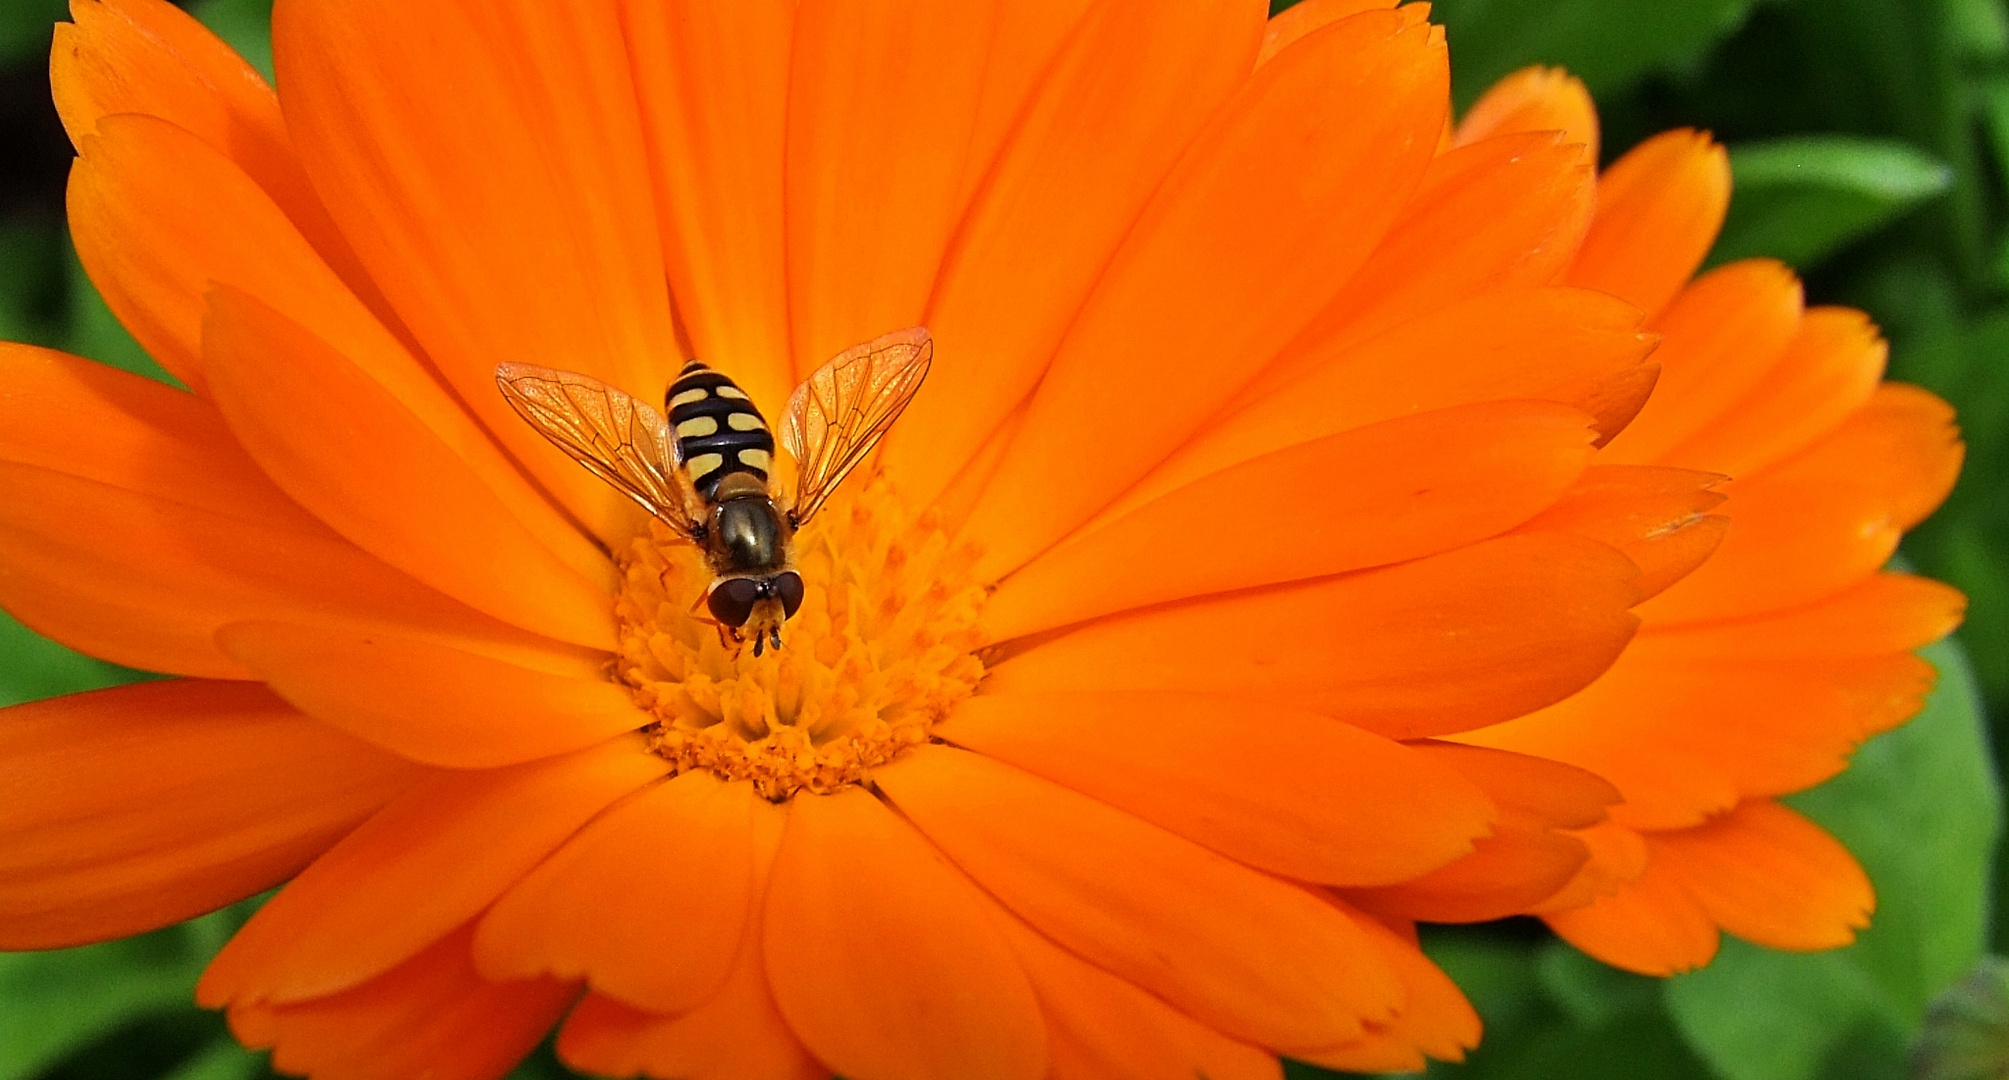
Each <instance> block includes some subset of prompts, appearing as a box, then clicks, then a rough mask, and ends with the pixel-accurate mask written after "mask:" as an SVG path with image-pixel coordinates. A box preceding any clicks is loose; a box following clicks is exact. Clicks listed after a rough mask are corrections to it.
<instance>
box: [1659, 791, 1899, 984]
mask: <svg viewBox="0 0 2009 1080" xmlns="http://www.w3.org/2000/svg"><path fill="white" fill-rule="evenodd" d="M1647 846H1648V848H1649V849H1650V850H1651V851H1652V853H1653V854H1652V857H1653V859H1654V861H1655V862H1657V863H1662V864H1665V865H1666V867H1667V868H1668V872H1669V873H1671V874H1673V875H1674V876H1676V877H1678V878H1680V879H1681V884H1682V887H1683V888H1684V889H1685V890H1687V892H1688V894H1689V895H1690V896H1693V897H1694V898H1695V901H1696V903H1698V904H1700V905H1701V906H1702V910H1703V911H1704V912H1706V913H1707V914H1708V915H1709V917H1710V918H1711V919H1713V920H1715V921H1716V923H1717V924H1718V925H1720V926H1721V927H1723V929H1725V930H1728V931H1729V932H1731V933H1733V934H1735V935H1737V936H1738V937H1740V938H1743V939H1745V940H1747V941H1751V942H1755V943H1756V944H1759V945H1764V946H1768V947H1770V948H1774V949H1834V948H1839V947H1841V946H1843V945H1847V944H1849V943H1850V942H1852V941H1854V940H1855V938H1856V931H1858V930H1861V929H1863V928H1864V927H1866V926H1868V925H1869V917H1870V910H1871V909H1872V908H1874V907H1875V906H1876V896H1875V893H1874V891H1873V890H1872V889H1871V888H1870V882H1869V877H1868V876H1867V875H1865V874H1864V873H1863V871H1862V867H1861V866H1859V865H1858V864H1857V863H1856V860H1855V857H1854V856H1852V855H1850V854H1849V851H1848V849H1847V848H1845V847H1843V846H1842V845H1841V843H1840V842H1839V841H1837V840H1836V839H1835V838H1834V837H1832V836H1829V835H1828V834H1827V833H1826V832H1824V831H1822V830H1821V828H1820V826H1818V825H1815V824H1814V823H1813V822H1811V821H1808V820H1807V819H1806V818H1803V817H1801V816H1800V815H1798V814H1796V813H1794V812H1793V811H1791V810H1788V809H1787V808H1786V807H1784V806H1781V805H1779V804H1778V803H1775V802H1772V801H1771V800H1769V799H1759V800H1754V801H1751V802H1746V803H1742V804H1740V805H1739V806H1738V807H1737V809H1735V810H1733V811H1731V812H1730V813H1728V814H1725V815H1724V816H1722V817H1720V818H1717V819H1716V820H1714V821H1711V822H1709V823H1708V824H1706V825H1700V826H1697V827H1696V828H1693V829H1682V830H1680V831H1678V832H1659V833H1648V834H1647Z"/></svg>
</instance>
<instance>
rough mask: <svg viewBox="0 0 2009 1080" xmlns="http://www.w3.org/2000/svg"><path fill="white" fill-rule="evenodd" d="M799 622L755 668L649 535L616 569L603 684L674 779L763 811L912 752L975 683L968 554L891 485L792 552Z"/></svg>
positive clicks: (840, 505)
mask: <svg viewBox="0 0 2009 1080" xmlns="http://www.w3.org/2000/svg"><path fill="white" fill-rule="evenodd" d="M795 553H796V561H797V570H798V571H799V572H800V573H801V575H802V580H803V583H804V586H805V591H804V596H803V602H802V607H801V608H800V609H799V610H798V611H797V612H796V614H795V617H794V618H792V619H790V620H788V622H787V624H786V625H785V626H783V628H782V648H781V649H780V650H779V651H774V652H768V653H767V654H766V655H763V656H760V657H755V656H754V655H753V650H752V649H751V648H744V647H741V646H738V645H736V644H734V643H733V642H731V641H730V640H725V641H721V639H720V636H719V632H718V628H717V626H716V625H715V624H713V623H712V622H711V621H710V620H709V619H708V618H707V617H706V616H705V614H704V612H705V608H704V604H703V597H704V594H705V588H706V586H708V585H709V584H710V583H711V574H710V572H709V571H708V570H707V569H706V567H705V564H704V560H703V558H702V557H701V556H700V555H699V554H698V552H697V551H696V550H695V549H694V548H692V547H691V546H690V545H689V544H688V543H686V542H683V541H681V540H680V539H678V538H677V537H675V536H674V535H672V534H671V533H670V532H669V531H668V530H667V529H666V528H665V527H664V526H662V525H660V524H652V526H651V530H650V533H649V535H646V536H642V537H638V538H636V539H635V540H634V541H633V542H632V543H631V544H630V546H629V548H628V550H627V551H626V552H625V553H624V554H623V556H622V558H621V560H620V562H621V569H622V577H623V581H622V591H621V597H620V600H619V601H618V602H617V605H616V608H615V614H616V617H617V619H618V620H619V623H620V639H621V644H620V654H619V656H618V658H617V660H616V661H615V666H616V671H615V677H616V678H617V679H619V681H620V682H622V683H624V684H626V685H627V686H628V687H629V688H630V689H631V690H632V691H633V693H634V695H635V700H636V701H637V702H638V703H639V704H640V705H641V706H642V708H643V709H645V710H647V711H648V712H649V713H650V714H651V715H652V716H654V717H655V723H654V724H652V725H651V726H650V727H649V728H647V729H645V732H644V734H646V735H647V736H648V738H649V746H650V748H651V749H652V750H654V751H655V753H657V754H659V755H661V756H662V757H663V758H664V759H665V760H667V761H669V762H670V764H671V766H672V768H673V770H674V771H675V772H679V773H681V772H689V771H692V770H695V769H707V770H710V771H711V772H712V773H714V774H716V775H718V776H719V777H721V778H723V779H727V780H745V781H748V782H750V783H752V784H753V785H754V787H755V789H756V790H758V791H759V792H760V793H761V794H762V795H763V796H765V797H767V798H768V799H771V800H774V801H782V800H786V799H789V798H791V797H793V796H795V795H797V794H800V793H803V792H809V793H812V794H828V793H830V792H833V791H837V790H840V789H842V788H845V787H849V786H852V785H854V784H860V783H865V782H867V781H868V780H869V778H870V775H871V770H872V769H873V768H874V767H875V766H878V765H883V764H886V763H888V762H891V761H893V760H895V759H897V758H899V757H900V756H901V755H902V754H905V753H906V752H907V751H908V750H910V749H912V748H913V747H915V746H919V745H921V744H923V743H926V742H927V741H928V740H929V737H930V731H931V730H932V729H933V727H934V726H935V724H937V723H939V722H940V721H941V720H943V719H944V718H946V717H947V716H948V715H949V712H950V710H952V709H953V708H954V707H955V705H956V703H957V702H959V701H961V700H962V699H963V698H965V697H968V696H969V695H970V694H971V693H972V692H973V691H974V690H975V689H976V686H977V683H978V682H979V681H980V680H981V679H982V678H983V675H984V667H983V664H982V663H981V662H980V661H979V660H978V659H977V657H976V655H975V650H976V648H977V646H978V644H979V635H978V632H977V616H978V613H979V610H980V609H981V607H982V605H983V600H984V597H985V595H986V590H985V589H984V588H983V587H982V586H981V585H980V584H979V583H978V582H977V581H976V579H975V578H974V576H973V575H972V573H971V569H972V567H973V566H974V564H975V562H976V555H977V552H976V551H975V550H974V549H972V548H970V547H968V546H966V545H957V544H955V543H953V542H952V541H951V538H950V536H949V534H948V533H947V531H946V530H945V529H944V528H943V526H942V523H941V521H940V520H939V517H938V515H936V514H934V513H933V512H932V511H928V512H923V513H921V514H919V515H913V514H909V513H907V512H905V510H904V508H903V507H902V505H901V504H900V502H899V500H898V498H897V497H896V496H895V494H894V492H893V491H892V490H891V486H890V485H888V484H886V483H884V482H874V483H872V484H870V485H867V486H864V487H862V489H861V490H859V491H857V492H856V493H855V494H851V495H849V496H848V497H847V496H846V495H840V496H838V497H837V499H836V500H834V501H833V502H832V504H831V505H829V506H827V507H825V508H824V510H823V512H822V513H820V514H819V515H818V516H817V518H816V520H815V521H813V522H811V523H810V524H809V526H808V527H807V528H805V529H804V530H803V531H802V532H801V533H800V534H798V535H797V536H796V538H795Z"/></svg>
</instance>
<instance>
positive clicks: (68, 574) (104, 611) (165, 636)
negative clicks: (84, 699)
mask: <svg viewBox="0 0 2009 1080" xmlns="http://www.w3.org/2000/svg"><path fill="white" fill-rule="evenodd" d="M0 372H4V374H5V378H6V382H7V384H8V387H9V392H8V394H6V395H4V396H0V492H4V497H0V555H4V557H0V565H5V566H6V567H7V568H8V572H7V573H5V574H0V605H4V606H5V607H6V608H7V609H8V610H9V611H11V612H13V613H14V615H15V616H16V617H18V618H20V619H22V620H23V621H25V622H26V623H28V624H29V625H30V626H32V627H34V628H35V629H37V630H38V631H40V632H42V633H44V634H48V635H49V636H52V637H55V638H57V639H58V640H60V641H62V642H64V643H65V644H68V645H70V646H71V647H73V648H77V649H81V650H83V651H85V652H88V653H90V654H92V655H94V656H100V657H104V658H106V659H110V660H114V661H117V662H120V663H124V664H128V665H131V666H134V667H140V668H146V669H150V670H153V671H167V672H175V673H179V674H190V675H205V676H215V677H221V678H235V679H241V678H246V677H248V675H249V672H247V671H246V670H245V669H244V667H243V666H242V665H240V664H238V663H237V662H236V661H234V660H231V659H230V658H229V657H227V656H225V655H224V654H223V653H222V652H221V651H219V650H218V649H217V648H216V646H215V643H214V641H213V640H212V638H213V636H214V634H215V632H216V630H217V629H218V628H219V627H221V626H223V625H225V624H227V623H231V622H238V621H242V620H245V619H257V618H288V619H291V620H292V621H305V622H309V623H321V622H330V621H332V622H334V623H337V624H340V625H345V626H350V627H369V628H372V629H386V628H390V627H397V628H399V631H400V632H401V633H403V634H406V635H410V636H418V637H423V638H426V639H427V640H433V641H440V642H445V643H452V644H454V645H456V646H457V647H463V648H470V649H473V650H474V651H477V652H482V653H484V654H488V655H494V656H499V657H504V658H509V659H516V660H520V661H524V662H528V663H531V664H532V665H533V666H536V665H537V664H538V663H540V662H545V663H548V662H551V661H550V660H549V659H540V658H549V657H551V656H552V654H557V655H559V656H564V655H567V654H569V653H570V652H571V650H569V649H568V648H567V647H562V646H560V645H558V643H556V642H553V641H550V640H548V639H544V638H539V637H535V636H533V635H530V634H526V633H524V632H522V631H519V630H516V629H514V628H512V627H508V626H504V625H503V624H501V623H498V622H495V621H494V620H491V619H489V618H487V617H486V616H482V615H480V614H477V613H476V612H473V611H470V610H468V609H467V608H464V607H462V606H460V605H459V604H456V603H454V602H452V601H450V600H448V599H447V598H445V597H443V596H441V595H439V594H438V593H436V592H433V591H432V590H431V589H428V588H425V587H424V586H422V585H419V584H418V583H417V582H414V581H412V580H411V579H410V578H407V577H405V576H404V575H402V574H399V573H397V572H396V571H393V570H391V569H390V568H389V567H386V566H384V565H383V564H382V563H380V562H378V561H377V560H375V559H373V558H371V557H369V556H368V555H365V554H364V553H362V552H360V551H358V550H356V549H355V548H354V547H352V546H351V545H349V544H348V543H347V542H345V541H343V540H342V539H341V538H340V537H338V536H336V535H334V534H333V533H332V532H329V531H328V529H327V528H326V527H325V526H323V525H322V524H321V523H320V522H318V521H316V520H314V519H313V518H311V517H309V516H308V515H307V514H306V513H305V512H304V511H302V510H301V509H300V508H299V507H298V506H296V505H295V504H294V503H292V502H291V501H289V500H288V499H287V498H286V497H285V496H284V495H282V494H281V493H280V492H279V491H278V489H276V488H274V487H273V486H272V485H271V482H270V481H268V480H267V479H265V477H264V475H263V474H262V473H260V472H259V471H258V470H257V467H256V466H254V465H253V464H252V463H251V462H250V460H249V459H248V458H246V457H245V456H244V453H243V451H242V450H240V449H239V448H238V447H237V445H236V443H235V442H233V441H232V440H231V438H230V435H229V432H228V430H227V429H225V428H224V426H223V423H222V419H221V417H220V416H218V415H217V413H216V411H215V410H214V409H213V408H212V407H211V406H209V405H208V404H206V403H204V402H202V401H200V400H199V399H197V398H195V397H193V396H192V395H189V394H184V393H181V392H179V391H176V390H173V389H171V388H169V387H166V386H163V385H161V384H160V383H157V382H154V381H153V380H151V379H143V378H140V377H138V376H135V375H129V374H126V373H125V372H122V371H116V370H114V369H112V368H108V367H105V366H103V365H100V364H95V363H92V362H90V361H88V360H80V359H78V358H76V357H71V356H64V355H63V354H61V353H55V352H49V351H47V350H42V349H33V348H29V347H27V346H14V345H8V346H0ZM136 537H143V538H145V542H144V543H143V544H141V543H138V542H136V541H135V539H134V538H136Z"/></svg>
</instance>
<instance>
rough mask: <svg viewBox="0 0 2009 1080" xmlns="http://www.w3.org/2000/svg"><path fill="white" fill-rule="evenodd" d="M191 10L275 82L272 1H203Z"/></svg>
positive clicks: (260, 71) (190, 11)
mask: <svg viewBox="0 0 2009 1080" xmlns="http://www.w3.org/2000/svg"><path fill="white" fill-rule="evenodd" d="M188 10H189V13H190V14H192V15H194V16H195V17H196V18H198V19H201V20H202V21H203V23H204V24H205V25H207V26H208V27H209V28H210V29H211V30H214V31H215V32H216V36H217V37H220V38H222V39H223V40H224V41H226V42H228V43H229V44H230V47H231V48H233V49H236V50H237V55H239V56H242V57H243V58H244V59H246V60H248V61H250V62H251V66H252V67H255V68H257V69H258V71H259V73H260V74H262V75H264V76H265V81H266V82H271V81H272V0H200V2H198V3H195V4H191V5H189V9H188Z"/></svg>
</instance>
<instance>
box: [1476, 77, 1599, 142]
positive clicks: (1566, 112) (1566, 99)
mask: <svg viewBox="0 0 2009 1080" xmlns="http://www.w3.org/2000/svg"><path fill="white" fill-rule="evenodd" d="M1528 131H1560V132H1562V135H1563V141H1564V142H1567V143H1575V144H1577V145H1579V146H1582V147H1583V148H1584V150H1585V155H1584V156H1586V157H1588V158H1589V159H1590V160H1592V161H1596V160H1597V151H1598V145H1597V143H1598V124H1597V103H1596V102H1593V101H1592V100H1591V98H1590V91H1589V90H1587V89H1585V88H1584V84H1583V80H1582V79H1579V78H1577V77H1576V76H1574V75H1571V74H1570V73H1569V72H1567V71H1564V70H1563V69H1562V68H1552V67H1541V66H1536V67H1525V68H1522V69H1521V70H1519V71H1516V72H1514V73H1513V74H1512V75H1509V76H1507V77H1506V78H1504V79H1501V80H1500V81H1499V82H1496V83H1494V84H1493V85H1492V86H1490V87H1487V89H1486V92H1485V93H1483V94H1481V95H1479V100H1477V101H1475V102H1473V103H1472V108H1471V109H1470V110H1468V111H1467V112H1466V113H1465V118H1464V119H1463V120H1460V121H1459V122H1458V145H1460V146H1466V145H1470V144H1472V143H1475V142H1478V141H1480V140H1482V139H1490V138H1493V137H1494V136H1497V135H1513V134H1518V133H1520V132H1528Z"/></svg>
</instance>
